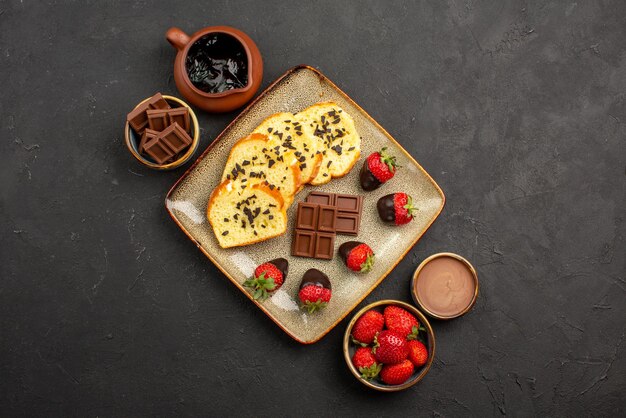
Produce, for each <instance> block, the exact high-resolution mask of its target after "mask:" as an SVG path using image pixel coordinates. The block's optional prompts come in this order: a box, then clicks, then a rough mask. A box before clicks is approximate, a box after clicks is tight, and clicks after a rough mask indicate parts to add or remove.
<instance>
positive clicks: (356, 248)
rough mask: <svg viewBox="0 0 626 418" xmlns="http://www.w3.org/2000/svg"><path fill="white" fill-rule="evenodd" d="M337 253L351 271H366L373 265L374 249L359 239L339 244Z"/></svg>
mask: <svg viewBox="0 0 626 418" xmlns="http://www.w3.org/2000/svg"><path fill="white" fill-rule="evenodd" d="M339 255H340V256H341V259H342V260H343V262H344V263H346V266H348V268H349V269H350V270H352V271H356V272H359V273H367V272H368V271H370V270H371V269H372V267H373V266H374V251H372V249H371V248H370V246H369V245H367V244H365V243H362V242H359V241H348V242H344V243H343V244H341V245H340V246H339Z"/></svg>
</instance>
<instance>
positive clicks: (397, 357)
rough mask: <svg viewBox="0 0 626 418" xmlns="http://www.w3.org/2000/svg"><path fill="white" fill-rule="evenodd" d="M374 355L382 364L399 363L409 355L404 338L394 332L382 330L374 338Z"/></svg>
mask: <svg viewBox="0 0 626 418" xmlns="http://www.w3.org/2000/svg"><path fill="white" fill-rule="evenodd" d="M373 351H374V355H375V356H376V360H377V361H379V362H381V363H383V364H392V363H400V362H401V361H403V360H405V359H406V358H407V357H408V355H409V348H408V346H407V341H406V337H405V336H404V335H402V334H398V333H397V332H395V331H389V330H384V331H381V332H380V333H378V335H377V336H376V338H374V350H373Z"/></svg>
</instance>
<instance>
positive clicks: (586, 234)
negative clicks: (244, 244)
mask: <svg viewBox="0 0 626 418" xmlns="http://www.w3.org/2000/svg"><path fill="white" fill-rule="evenodd" d="M298 3H300V4H298ZM215 24H227V25H232V26H235V27H238V28H241V29H242V30H244V31H245V32H247V33H248V34H250V36H251V37H252V38H253V39H254V40H255V41H256V42H257V43H258V45H259V48H260V49H261V51H262V54H263V56H264V58H265V79H264V82H263V85H264V86H266V85H267V84H269V83H270V82H271V81H272V80H273V79H275V78H277V77H278V76H279V75H280V74H282V73H283V72H284V71H285V70H287V69H288V68H290V67H292V66H294V65H296V64H301V63H306V64H310V65H313V66H315V67H317V68H319V69H320V70H321V71H322V72H323V73H325V74H326V75H327V76H328V77H329V78H330V79H331V80H333V81H335V82H336V83H337V84H338V85H339V86H340V87H341V88H343V89H344V90H345V91H346V92H347V93H348V94H350V95H351V96H352V97H353V98H354V99H355V100H356V101H357V103H359V104H360V105H362V106H363V108H364V109H366V110H367V111H368V112H369V113H370V114H371V115H372V116H373V117H374V118H375V119H377V120H378V121H379V122H380V123H381V124H382V125H383V126H384V127H385V128H387V129H388V130H389V132H390V133H391V134H392V135H394V136H395V137H396V138H397V139H398V140H399V141H400V143H401V144H402V145H403V146H404V147H406V148H407V149H408V150H409V152H410V153H411V154H412V155H414V156H415V158H416V159H417V160H418V161H419V162H420V163H421V164H422V165H423V166H424V168H425V169H426V170H427V171H429V172H430V173H431V174H432V176H433V177H434V178H435V179H436V180H437V181H438V183H439V184H440V185H441V187H442V188H443V190H444V192H445V193H446V196H447V204H446V207H445V209H444V211H443V213H442V215H441V217H440V218H439V219H438V220H437V221H436V222H435V224H434V225H433V227H432V228H431V229H430V230H429V231H428V232H427V233H426V235H425V236H424V237H423V238H422V240H421V241H420V242H419V243H418V244H417V245H416V247H415V248H414V249H413V250H412V251H411V252H410V254H409V255H408V256H407V257H406V258H405V259H404V260H403V261H402V262H401V263H400V264H399V266H398V267H397V268H396V269H395V271H394V272H393V273H392V274H391V275H390V276H389V277H388V278H387V279H386V280H385V281H384V282H383V283H382V284H381V285H380V286H379V287H378V288H377V289H376V290H375V291H374V292H373V293H372V294H371V295H370V296H369V297H368V298H367V300H366V301H365V302H364V304H365V303H368V302H372V301H375V300H378V299H382V298H392V299H400V300H405V301H408V300H410V295H409V290H408V284H409V278H410V276H411V274H412V272H413V270H414V268H415V267H416V265H417V264H418V263H419V262H420V261H421V260H422V259H424V258H425V257H426V256H428V255H430V254H432V253H434V252H439V251H454V252H458V253H460V254H462V255H464V256H466V257H468V258H469V259H470V260H471V261H472V262H473V263H474V264H475V266H476V267H477V269H478V271H479V275H480V280H481V294H480V298H479V300H478V303H477V304H476V306H475V308H474V310H473V311H472V312H471V313H470V314H468V315H467V316H466V317H463V318H462V319H458V320H455V321H451V322H449V323H440V322H435V323H434V328H435V331H436V334H437V341H438V345H437V348H438V351H437V356H436V361H435V364H434V367H433V368H432V369H431V372H430V374H429V375H428V376H427V377H426V379H425V380H424V381H423V382H421V383H420V384H419V385H417V386H415V387H413V388H411V389H410V390H407V391H405V392H402V393H397V394H380V393H375V392H371V391H368V390H366V389H365V388H364V387H363V386H361V384H360V383H358V382H357V381H356V380H355V379H354V378H353V377H352V375H351V374H350V373H349V371H348V369H347V368H346V365H345V364H344V360H343V357H342V355H341V339H342V335H343V331H344V329H345V325H346V321H344V322H342V323H341V324H339V326H337V327H336V328H335V329H334V330H333V331H332V332H331V333H330V334H328V335H327V336H326V337H325V338H324V339H323V340H322V341H321V342H319V343H317V344H315V345H312V346H302V345H299V344H298V343H296V342H293V341H291V340H290V338H289V337H287V336H286V335H285V334H284V333H283V332H282V331H280V330H279V328H278V327H277V326H276V325H274V324H273V323H272V322H271V321H270V320H269V319H267V318H266V317H265V315H263V314H262V313H260V311H259V310H258V309H257V308H256V307H254V306H253V305H252V304H251V303H250V302H249V301H248V300H247V299H246V298H245V297H244V296H243V295H242V294H241V293H240V292H239V291H237V290H236V289H235V288H234V287H233V286H232V284H231V283H230V282H229V281H228V280H227V279H226V278H225V277H224V276H222V274H220V272H219V271H218V270H217V268H215V267H214V266H213V265H212V264H211V263H210V262H209V261H208V260H207V259H206V258H205V257H204V256H203V255H202V254H201V253H200V251H198V250H197V249H196V248H195V247H194V245H193V244H192V243H191V242H189V241H188V240H187V238H186V237H185V236H184V234H183V233H182V232H181V231H180V230H179V229H178V228H177V227H176V225H175V224H174V223H173V222H172V221H171V220H170V219H169V217H168V216H167V215H166V211H165V209H164V205H163V200H164V196H165V193H166V192H167V190H168V189H169V187H170V186H171V185H172V184H173V183H174V181H175V180H176V179H177V178H178V177H179V176H181V175H182V173H183V171H184V170H183V169H179V170H177V171H174V172H169V173H159V172H154V171H150V170H148V169H144V168H142V167H141V166H140V165H139V164H138V163H136V161H134V160H133V159H132V158H131V157H130V155H129V154H128V152H127V151H126V149H125V146H124V144H123V132H122V127H123V124H124V119H125V115H126V113H127V112H128V111H129V110H130V109H131V108H132V107H133V106H134V105H135V104H136V103H137V102H138V101H139V100H140V99H143V98H145V97H147V96H149V95H151V94H153V93H154V92H156V91H161V92H163V93H170V94H174V95H176V94H177V92H176V88H175V85H174V82H173V79H172V63H173V60H174V50H173V49H172V48H171V47H170V46H169V45H168V44H167V42H166V41H165V39H164V33H165V31H166V30H167V29H168V28H169V27H170V26H173V25H175V26H179V27H181V28H183V29H184V30H186V31H188V32H190V33H191V32H194V31H195V30H197V29H200V28H202V27H204V26H208V25H215ZM0 57H1V58H0V59H1V61H0V62H1V63H2V64H1V67H0V86H1V87H0V88H1V94H0V124H1V125H0V133H1V139H2V141H1V142H0V155H1V158H2V163H1V164H0V180H1V185H0V196H1V201H0V216H1V218H2V224H1V225H2V226H1V228H2V229H1V237H2V242H1V253H0V276H1V277H0V415H2V416H12V415H32V416H72V415H79V416H101V417H102V416H144V415H221V416H225V415H242V414H252V413H255V414H259V415H263V416H283V415H285V416H287V415H290V416H296V415H297V416H312V415H317V414H319V415H324V416H325V415H357V414H358V415H370V414H371V415H400V414H410V415H416V414H417V415H423V416H429V415H434V416H459V415H463V416H467V415H474V416H493V415H501V414H506V415H513V416H529V415H544V416H545V415H551V416H577V415H624V413H625V409H626V401H625V398H624V393H625V392H626V356H625V350H626V344H625V343H624V333H625V322H626V319H625V318H626V303H625V292H626V277H625V270H626V268H625V253H626V251H625V250H626V245H625V243H624V235H625V230H626V228H625V225H624V216H625V214H626V211H625V208H626V188H625V180H626V177H625V167H626V158H625V157H626V141H625V138H626V3H624V2H623V1H619V0H615V1H578V2H551V1H549V2H535V1H492V2H485V1H461V0H457V1H452V0H450V1H441V2H438V1H436V2H435V1H433V2H428V3H421V2H413V1H406V2H387V1H379V2H375V1H369V2H362V3H360V2H359V3H358V4H357V2H323V3H317V2H309V1H307V2H285V3H280V4H279V3H275V2H261V1H252V0H251V1H247V2H235V1H197V2H190V1H180V2H168V3H162V4H152V3H150V2H145V1H136V2H132V3H130V2H129V3H124V4H122V3H120V2H117V1H107V2H104V1H97V2H96V1H90V2H87V1H80V2H69V3H63V2H43V1H42V2H33V1H24V2H21V1H10V2H6V1H2V2H0ZM235 115H236V113H231V114H227V115H220V116H215V115H208V114H202V113H201V114H200V122H201V126H202V139H201V141H202V142H201V146H200V151H201V150H202V149H204V148H205V147H206V146H207V145H208V144H209V143H210V142H211V141H212V139H213V138H215V136H216V135H217V134H218V133H219V132H220V131H221V130H222V129H223V128H224V127H225V126H226V124H227V123H228V122H229V121H230V120H232V118H233V117H234V116H235Z"/></svg>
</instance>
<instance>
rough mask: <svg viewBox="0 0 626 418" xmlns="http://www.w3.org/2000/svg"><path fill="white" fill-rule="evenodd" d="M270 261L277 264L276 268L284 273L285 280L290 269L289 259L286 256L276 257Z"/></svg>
mask: <svg viewBox="0 0 626 418" xmlns="http://www.w3.org/2000/svg"><path fill="white" fill-rule="evenodd" d="M270 263H272V264H273V265H275V266H276V268H277V269H278V270H280V271H281V273H283V280H285V279H287V272H288V271H289V262H288V261H287V260H285V259H284V258H275V259H274V260H272V261H270Z"/></svg>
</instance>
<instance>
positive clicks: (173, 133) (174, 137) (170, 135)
mask: <svg viewBox="0 0 626 418" xmlns="http://www.w3.org/2000/svg"><path fill="white" fill-rule="evenodd" d="M158 138H160V139H161V141H162V142H163V143H164V144H165V145H167V146H168V147H169V149H171V150H172V153H174V154H178V153H179V152H181V151H182V150H184V149H185V148H187V147H188V146H189V145H191V142H192V139H191V137H190V136H189V134H188V133H187V132H185V130H184V129H183V128H181V127H180V125H178V123H176V122H174V123H173V124H171V125H170V126H168V127H167V128H166V129H165V130H164V131H162V132H160V133H159V135H158Z"/></svg>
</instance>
